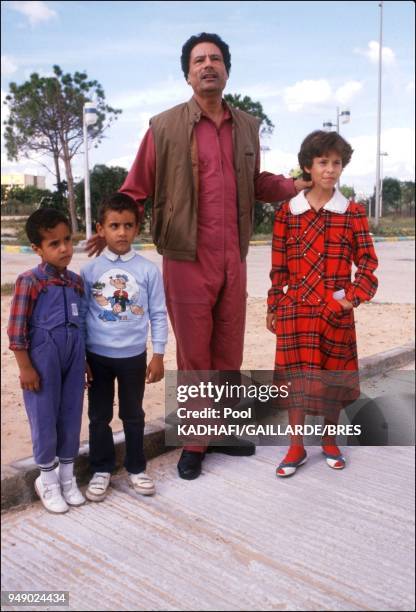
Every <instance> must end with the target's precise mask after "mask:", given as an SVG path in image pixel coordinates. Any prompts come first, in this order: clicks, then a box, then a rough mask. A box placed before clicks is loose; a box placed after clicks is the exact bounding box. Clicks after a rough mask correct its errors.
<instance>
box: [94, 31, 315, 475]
mask: <svg viewBox="0 0 416 612" xmlns="http://www.w3.org/2000/svg"><path fill="white" fill-rule="evenodd" d="M181 65H182V70H183V72H184V76H185V78H186V80H187V82H188V84H189V85H190V86H191V88H192V90H193V96H192V98H191V99H190V100H189V102H186V103H183V104H179V105H178V106H175V107H173V108H171V109H169V110H167V111H165V112H163V113H161V114H159V115H157V116H156V117H153V118H152V119H151V121H150V128H149V130H148V131H147V133H146V134H145V136H144V138H143V141H142V143H141V145H140V148H139V151H138V153H137V156H136V159H135V161H134V163H133V166H132V168H131V170H130V172H129V174H128V176H127V178H126V180H125V182H124V184H123V186H122V187H121V191H122V192H123V193H126V194H128V195H130V196H131V197H132V198H134V199H135V200H136V201H137V202H138V203H140V202H142V201H143V200H145V199H146V198H147V197H152V198H153V215H152V236H153V240H154V242H155V244H156V247H157V250H158V252H159V253H161V254H162V255H163V277H164V284H165V292H166V303H167V308H168V312H169V316H170V320H171V323H172V327H173V330H174V333H175V337H176V343H177V364H178V370H228V371H230V370H231V371H238V370H239V369H240V367H241V364H242V359H243V341H244V326H245V314H246V297H247V292H246V255H247V251H248V246H249V241H250V236H251V233H252V229H253V216H254V204H255V201H256V200H260V201H264V202H270V201H277V200H283V199H286V198H290V197H292V196H294V195H296V193H297V191H300V190H301V189H303V188H304V187H305V186H306V185H307V184H306V183H305V182H304V181H300V180H298V181H294V180H293V179H286V178H284V177H283V176H277V175H274V174H271V173H268V172H262V173H260V171H259V165H260V154H259V137H258V130H259V120H258V119H257V118H256V117H253V116H252V115H249V114H247V113H245V112H243V111H241V110H238V109H235V108H232V107H230V106H228V105H227V104H226V103H225V101H224V100H223V98H222V92H223V90H224V88H225V86H226V83H227V80H228V76H229V72H230V68H231V56H230V52H229V48H228V45H227V44H226V43H225V42H224V41H223V40H221V38H220V37H219V36H218V35H216V34H207V33H202V34H199V35H198V36H192V37H191V38H190V39H189V40H188V41H187V42H186V43H185V44H184V46H183V48H182V56H181ZM97 246H98V245H97V240H96V238H95V237H94V238H93V239H92V240H91V242H90V254H93V253H94V252H96V250H97V248H96V247H97ZM240 442H241V443H239V444H238V445H230V446H218V447H209V450H217V451H219V452H224V453H227V454H231V455H251V454H253V453H254V452H255V448H254V445H252V444H251V443H250V444H249V443H247V442H246V443H244V442H243V441H240ZM206 451H207V448H206V447H205V446H185V447H184V450H183V452H182V456H181V458H180V460H179V463H178V471H179V475H180V476H181V477H182V478H185V479H189V480H190V479H193V478H197V477H198V476H199V474H200V473H201V464H202V460H203V458H204V456H205V453H206Z"/></svg>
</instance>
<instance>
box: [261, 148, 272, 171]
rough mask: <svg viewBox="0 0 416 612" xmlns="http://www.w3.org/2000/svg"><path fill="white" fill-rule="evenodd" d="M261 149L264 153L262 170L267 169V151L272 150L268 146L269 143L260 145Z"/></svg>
mask: <svg viewBox="0 0 416 612" xmlns="http://www.w3.org/2000/svg"><path fill="white" fill-rule="evenodd" d="M260 150H261V154H262V157H263V159H262V162H263V168H262V170H263V171H264V170H266V153H267V151H270V147H268V146H267V145H263V144H262V145H260Z"/></svg>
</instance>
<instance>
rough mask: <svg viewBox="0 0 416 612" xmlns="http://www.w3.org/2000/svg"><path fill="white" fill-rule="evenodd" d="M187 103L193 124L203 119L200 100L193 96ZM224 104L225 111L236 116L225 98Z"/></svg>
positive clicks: (231, 115)
mask: <svg viewBox="0 0 416 612" xmlns="http://www.w3.org/2000/svg"><path fill="white" fill-rule="evenodd" d="M187 104H188V110H189V119H190V122H191V124H192V125H193V124H194V123H198V122H199V121H200V120H201V117H202V115H204V113H203V111H202V109H201V107H200V106H199V104H198V102H197V101H196V100H195V98H194V97H193V96H192V98H191V99H190V100H188V102H187ZM222 105H223V108H224V112H225V113H227V112H228V113H229V116H230V117H232V118H234V115H233V109H232V107H230V106H228V104H227V102H226V101H225V100H224V98H223V99H222Z"/></svg>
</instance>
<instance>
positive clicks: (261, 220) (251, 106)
mask: <svg viewBox="0 0 416 612" xmlns="http://www.w3.org/2000/svg"><path fill="white" fill-rule="evenodd" d="M224 100H225V101H226V102H227V104H229V105H230V106H234V107H235V108H239V109H240V110H243V111H245V112H246V113H249V114H250V115H254V116H255V117H258V118H259V119H261V123H260V136H270V135H271V134H272V133H273V130H274V124H273V123H272V122H271V120H270V119H269V117H268V116H267V115H266V114H265V112H264V111H263V106H262V104H261V103H260V102H256V101H254V100H252V99H251V98H250V97H249V96H244V97H242V95H241V94H226V95H225V96H224ZM273 216H274V208H273V207H271V206H268V205H264V204H263V203H262V202H256V203H255V205H254V231H255V232H259V231H260V232H264V233H267V232H269V231H271V228H272V223H273Z"/></svg>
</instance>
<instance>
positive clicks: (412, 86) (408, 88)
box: [405, 80, 415, 94]
mask: <svg viewBox="0 0 416 612" xmlns="http://www.w3.org/2000/svg"><path fill="white" fill-rule="evenodd" d="M405 90H406V91H407V93H410V94H414V93H415V82H414V80H413V81H409V82H408V84H407V85H406V87H405Z"/></svg>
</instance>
